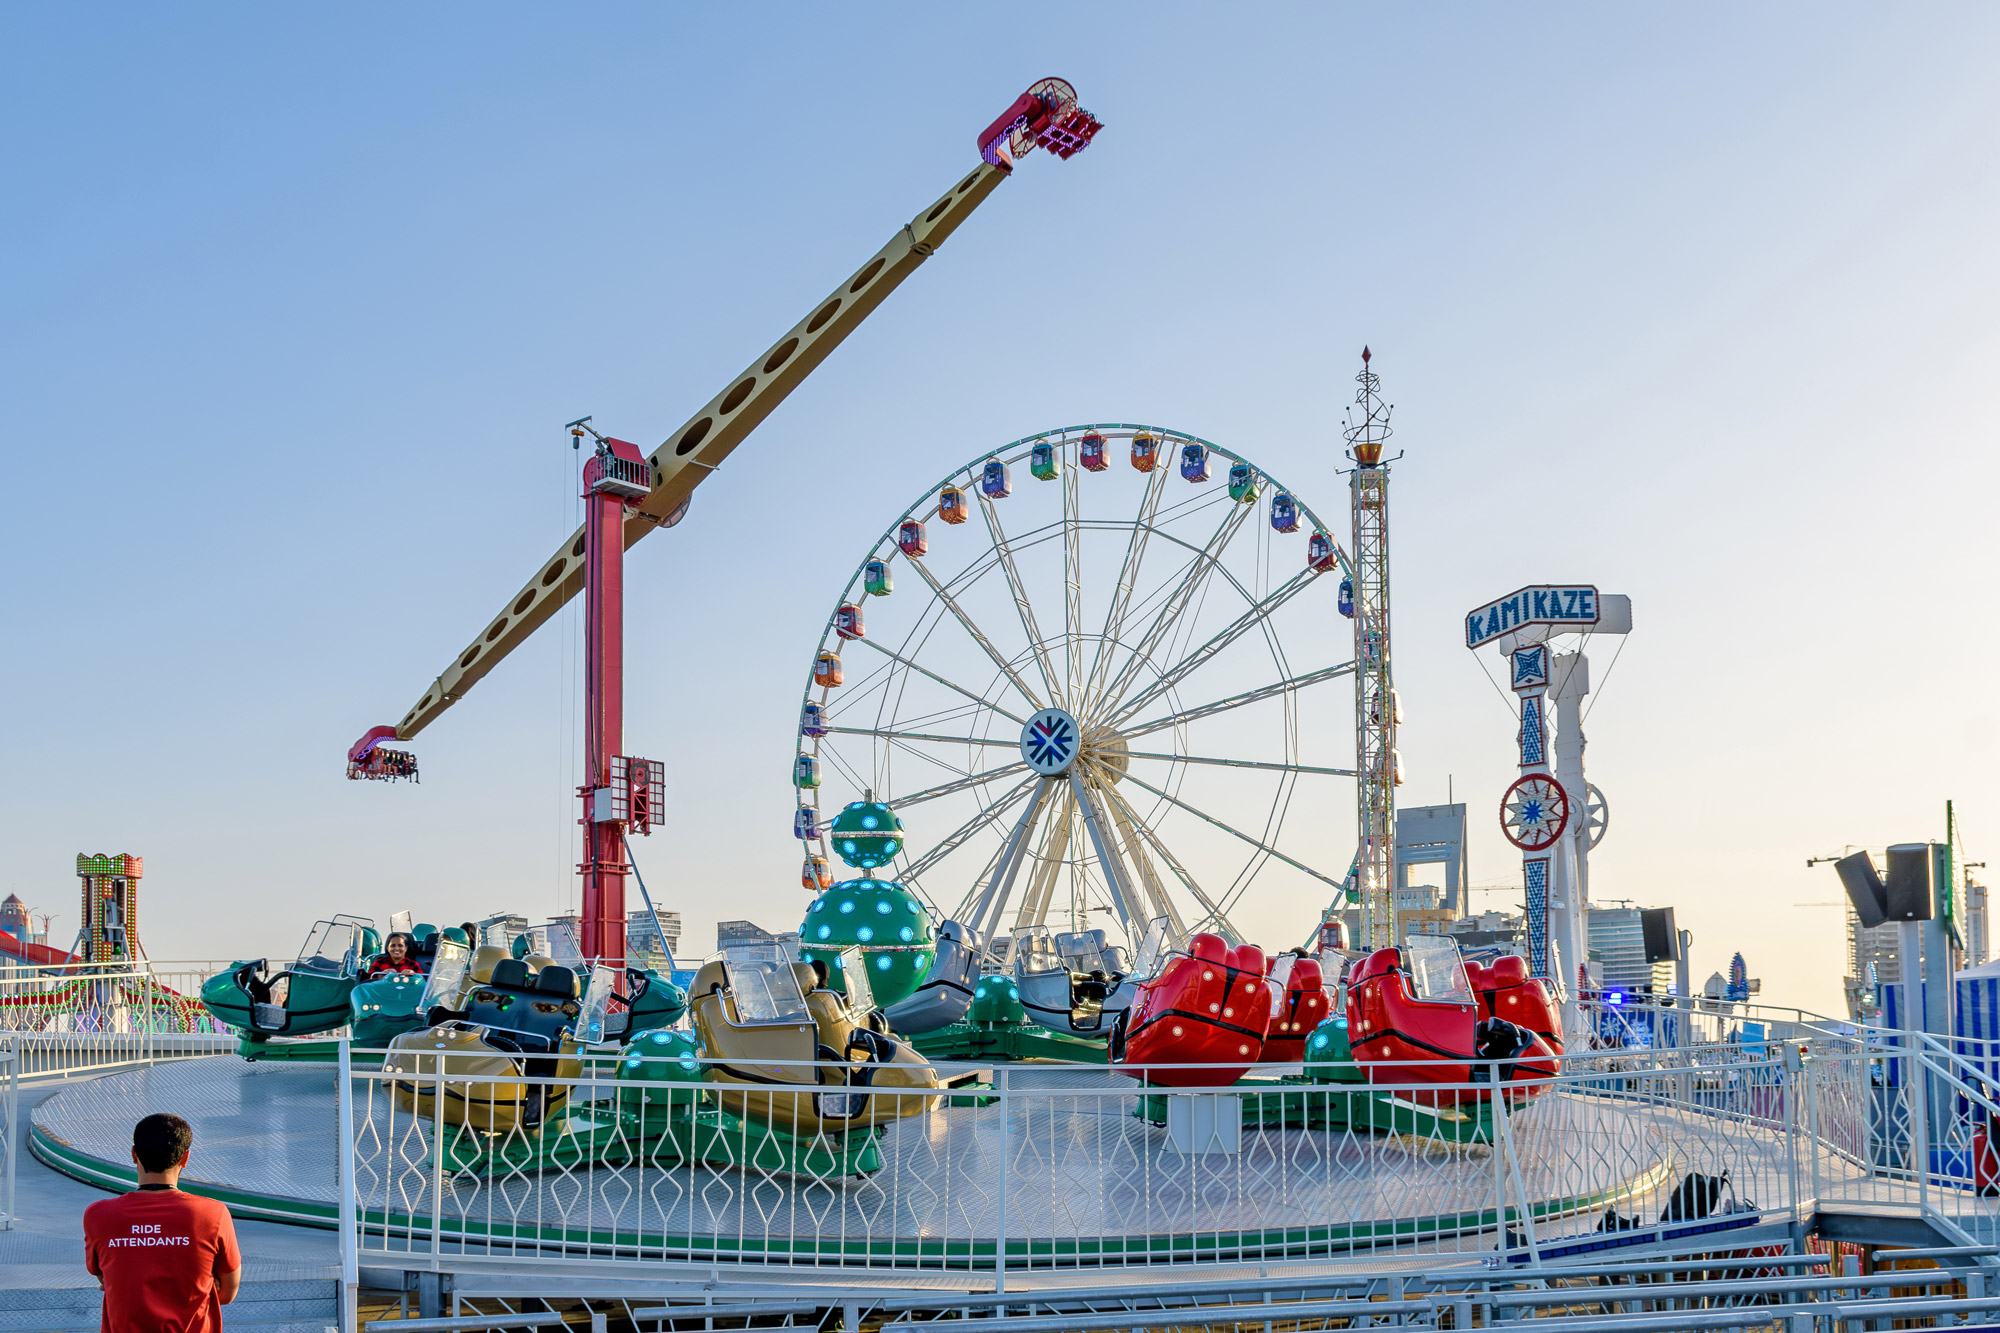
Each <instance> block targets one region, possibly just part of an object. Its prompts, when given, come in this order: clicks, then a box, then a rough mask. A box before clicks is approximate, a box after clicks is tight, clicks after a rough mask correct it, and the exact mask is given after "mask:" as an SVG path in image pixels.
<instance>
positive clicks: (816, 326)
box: [348, 79, 1101, 778]
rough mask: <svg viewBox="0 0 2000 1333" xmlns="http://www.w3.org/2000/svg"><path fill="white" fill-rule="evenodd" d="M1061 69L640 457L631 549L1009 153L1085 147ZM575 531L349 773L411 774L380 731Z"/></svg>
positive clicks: (373, 736) (400, 737)
mask: <svg viewBox="0 0 2000 1333" xmlns="http://www.w3.org/2000/svg"><path fill="white" fill-rule="evenodd" d="M1100 128H1101V126H1100V125H1099V123H1098V121H1097V120H1096V119H1095V118H1094V117H1092V116H1091V115H1090V113H1089V112H1087V111H1085V110H1084V109H1083V108H1082V107H1081V106H1079V105H1078V104H1077V101H1076V91H1075V89H1073V88H1071V87H1070V85H1069V84H1067V83H1065V82H1063V81H1062V80H1060V79H1044V80H1042V81H1041V82H1039V83H1037V84H1035V85H1034V86H1033V87H1031V88H1030V89H1029V90H1028V91H1027V92H1025V93H1023V94H1022V95H1021V96H1020V97H1019V98H1018V99H1016V101H1015V102H1014V104H1013V105H1012V106H1010V107H1009V108H1008V109H1007V111H1006V112H1004V113H1003V114H1002V115H1001V117H1000V118H999V119H998V120H996V121H994V122H993V124H992V125H990V126H988V127H987V129H986V130H985V131H984V132H983V133H982V134H981V135H980V136H979V140H978V147H979V150H980V157H981V161H980V163H979V165H978V166H977V167H975V168H974V169H973V170H972V171H971V172H970V173H969V174H968V175H966V176H965V177H963V178H962V179H960V180H959V181H958V182H957V183H956V184H955V185H953V186H952V187H951V189H949V190H947V191H946V192H945V193H944V195H943V196H941V197H940V198H939V199H938V200H937V201H936V202H934V203H932V204H931V205H930V206H929V207H928V208H926V209H925V210H924V211H923V212H921V213H919V214H918V215H917V216H916V217H914V218H912V219H911V220H910V221H909V222H908V223H907V224H905V225H904V226H903V227H901V228H899V229H898V230H897V232H896V234H895V235H894V236H892V237H890V238H889V242H888V244H886V245H884V246H883V247H882V248H881V249H880V250H878V251H876V252H875V254H874V255H873V256H871V257H870V258H869V259H868V261H867V262H866V263H864V264H862V265H861V267H860V268H858V269H856V270H855V271H854V272H853V273H852V274H851V275H849V277H848V278H847V279H846V280H845V281H843V282H842V283H841V284H840V285H839V286H838V287H836V288H834V290H833V291H832V292H831V293H829V294H828V295H827V296H825V297H824V298H822V299H821V300H819V301H817V302H815V303H814V304H813V307H812V309H811V311H810V312H809V313H807V315H806V316H805V317H804V318H803V319H801V320H800V321H799V322H798V323H797V324H794V325H793V326H792V327H791V328H790V329H789V330H787V331H786V332H785V333H784V334H783V335H782V336H780V337H779V338H778V340H777V341H776V342H775V343H773V344H772V345H771V346H770V347H769V348H768V349H766V350H765V351H764V352H763V353H762V354H760V355H759V356H758V357H757V358H756V359H755V360H753V361H752V362H751V363H750V364H749V365H748V366H747V367H746V368H745V369H744V370H743V371H741V372H740V373H738V374H736V375H733V376H731V377H730V379H729V382H728V383H727V384H725V385H724V386H723V387H722V389H721V390H720V391H719V392H717V393H716V395H715V396H714V397H713V398H711V399H710V400H709V401H708V403H707V404H706V405H705V406H703V407H702V408H701V410H700V411H698V412H696V413H695V414H694V415H693V416H692V417H690V418H688V420H687V421H686V422H685V423H684V424H683V425H682V426H681V427H680V429H678V430H677V431H675V432H674V433H673V434H672V435H670V436H668V437H667V439H666V440H665V442H663V443H662V444H661V445H660V446H659V447H658V448H656V449H654V450H653V451H652V452H651V453H650V455H648V457H647V461H648V462H649V463H650V465H651V468H652V482H653V484H652V489H651V490H650V492H649V493H647V494H646V495H645V496H644V497H643V498H641V499H639V501H638V502H637V503H636V504H635V505H634V506H632V507H631V509H630V510H629V511H628V513H627V517H626V520H625V528H624V544H625V547H626V549H630V548H631V546H632V545H633V543H635V542H637V541H638V540H639V539H640V538H641V537H644V536H645V535H646V534H647V533H649V532H652V531H653V530H654V529H655V528H662V527H672V526H673V525H674V524H675V523H677V522H679V521H680V518H681V515H682V514H684V513H685V512H686V510H687V505H688V502H689V499H690V498H691V497H692V495H693V494H694V490H695V487H697V486H699V485H700V484H701V482H702V481H703V480H704V479H705V478H706V477H707V476H708V475H709V473H711V472H713V471H715V470H716V469H717V468H718V467H720V466H721V465H722V462H723V460H724V459H726V458H727V457H729V455H730V453H731V452H732V451H734V450H735V448H736V446H737V445H739V444H741V443H742V442H743V440H744V438H745V437H746V436H748V435H749V433H750V432H751V431H752V430H754V429H755V428H756V426H757V424H758V423H759V422H761V421H762V420H763V419H764V418H765V417H766V416H768V415H770V413H771V411H772V409H774V408H775V407H777V406H778V404H779V403H781V402H783V401H784V400H785V398H786V397H787V396H788V395H789V394H790V393H791V392H792V390H793V389H795V388H797V387H798V385H799V384H800V383H801V382H802V381H803V380H804V379H805V378H806V376H808V375H810V374H811V373H812V371H813V370H814V368H816V367H817V366H818V365H819V363H820V362H821V361H823V360H825V359H826V357H827V355H828V353H830V352H832V351H833V349H834V348H836V347H838V346H839V345H840V344H841V343H842V342H843V341H844V340H845V339H846V338H847V336H848V335H849V334H851V333H852V332H854V330H855V329H857V328H859V327H860V325H861V323H862V321H863V320H865V319H867V318H868V316H869V315H870V314H871V313H873V312H874V310H875V308H876V307H877V306H879V305H880V304H881V303H882V301H883V300H884V299H885V298H887V297H888V295H889V293H890V292H892V291H894V290H895V289H896V288H897V287H898V286H900V285H901V284H902V282H903V280H904V279H905V278H907V277H909V276H910V274H912V273H914V272H915V271H916V270H917V267H918V266H919V265H921V264H922V263H923V262H924V260H926V259H928V258H930V256H931V254H932V253H933V252H935V251H936V250H937V248H938V246H940V245H942V244H943V243H944V241H945V239H946V238H947V237H949V236H950V235H951V234H952V233H953V232H954V231H956V230H957V229H958V227H959V225H960V224H961V223H963V222H964V221H965V220H966V219H967V218H968V217H970V216H971V215H972V212H973V210H974V209H976V208H978V207H979V205H980V204H982V203H984V202H985V201H986V197H987V196H988V195H989V194H991V193H992V192H993V191H994V190H995V189H996V188H997V187H998V186H999V184H1000V182H1001V181H1003V180H1005V179H1006V178H1007V177H1008V176H1009V175H1011V174H1012V172H1013V161H1014V160H1015V159H1016V158H1018V157H1020V156H1021V155H1023V154H1024V153H1027V152H1030V151H1032V150H1033V149H1034V148H1035V147H1037V146H1039V147H1044V148H1047V149H1048V150H1049V151H1050V152H1052V153H1054V154H1055V155H1056V156H1058V157H1061V158H1068V157H1070V156H1071V155H1072V154H1074V153H1076V152H1078V151H1080V150H1081V149H1082V148H1083V147H1085V146H1087V145H1088V144H1089V142H1090V140H1091V138H1092V136H1094V135H1095V134H1096V132H1097V130H1098V129H1100ZM583 554H584V537H583V529H581V528H579V529H577V531H576V532H574V533H572V534H571V535H570V538H569V540H568V541H566V542H564V543H563V545H562V546H561V547H560V548H558V549H557V550H556V552H555V554H554V555H552V556H550V557H549V558H548V559H547V560H545V561H544V562H543V563H542V565H541V567H540V568H539V569H537V570H536V571H535V573H534V574H533V575H532V576H531V577H530V578H529V579H528V581H527V582H526V583H525V584H523V585H522V587H521V588H520V590H519V591H518V592H516V593H515V594H514V596H513V598H512V599H511V600H509V601H508V602H507V603H506V605H505V607H504V608H503V609H502V610H501V612H500V614H499V615H498V616H496V617H494V618H493V619H492V620H491V621H490V622H489V623H488V624H487V626H486V627H485V628H484V629H483V630H481V631H480V634H479V636H478V637H477V638H475V639H474V640H473V641H472V642H471V643H470V644H468V645H467V646H466V647H465V648H464V649H463V650H462V651H461V652H460V653H459V654H458V656H457V657H456V658H454V659H453V660H452V663H451V665H449V666H447V667H446V668H445V669H444V672H443V673H442V674H441V675H439V676H438V677H437V678H436V680H434V681H433V682H432V683H431V685H430V686H429V687H428V688H427V689H426V690H425V691H424V692H423V695H422V697H421V698H419V699H418V700H417V702H416V704H415V706H414V707H412V708H411V709H410V710H409V712H407V713H405V714H404V715H403V719H402V720H401V721H400V722H397V723H395V724H393V725H390V726H380V727H375V728H373V729H372V730H370V731H369V732H368V733H366V734H365V735H363V736H362V737H361V739H360V740H358V741H356V742H355V743H354V745H353V746H352V747H351V748H350V749H349V751H348V776H349V777H351V778H396V777H410V778H414V777H415V776H416V764H415V761H414V759H412V758H411V756H410V755H409V754H408V752H406V751H399V750H393V749H389V748H387V746H386V745H385V742H388V741H407V740H409V739H411V738H412V737H414V736H415V735H416V734H417V733H418V732H420V731H422V730H423V729H424V728H425V727H427V726H429V725H430V724H431V722H433V721H434V720H436V718H437V717H438V715H439V714H440V713H442V712H444V710H445V709H447V708H449V707H451V705H453V704H454V703H456V702H458V701H459V700H460V699H462V698H464V697H465V693H466V691H467V690H470V689H471V688H472V687H473V686H474V685H475V684H477V683H478V682H479V680H480V679H481V678H482V677H483V676H485V675H486V673H487V672H488V671H491V670H492V669H493V668H494V666H496V665H497V664H498V663H499V662H500V660H501V659H502V658H504V657H506V656H507V654H508V653H510V652H512V651H513V650H514V649H515V648H517V647H518V646H520V644H521V643H522V642H523V641H524V640H525V639H526V638H527V637H528V636H529V635H530V634H532V633H533V632H534V631H535V630H536V629H537V628H538V627H539V626H541V625H542V624H543V623H544V622H545V621H547V620H548V619H549V618H550V617H551V616H553V615H554V614H555V613H556V611H557V610H559V609H560V608H561V607H562V605H563V604H564V603H565V602H567V601H569V599H570V598H572V597H574V596H576V595H577V593H578V592H580V591H581V590H582V588H583V570H584V560H583Z"/></svg>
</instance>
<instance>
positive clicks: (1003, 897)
mask: <svg viewBox="0 0 2000 1333" xmlns="http://www.w3.org/2000/svg"><path fill="white" fill-rule="evenodd" d="M1056 781H1057V780H1056V779H1055V778H1050V777H1045V778H1043V779H1042V780H1041V781H1040V782H1039V783H1037V784H1036V785H1035V793H1034V795H1033V796H1031V797H1029V798H1028V807H1027V809H1025V810H1023V811H1022V812H1021V819H1020V822H1019V823H1017V824H1015V825H1014V832H1013V833H1012V835H1010V836H1009V837H1008V839H1007V841H1006V843H1005V844H1003V845H1002V847H1001V850H1000V854H999V855H998V856H997V857H996V858H995V859H994V860H993V861H992V862H989V863H988V865H987V869H986V875H985V876H984V877H983V878H984V880H985V884H984V887H983V888H981V887H975V888H974V890H973V892H972V893H971V894H968V895H966V902H965V903H961V904H960V905H959V917H958V920H959V922H960V923H961V924H963V925H967V926H970V927H971V928H972V929H973V930H975V931H977V932H978V934H979V940H980V942H981V943H982V944H983V943H984V942H985V941H987V940H989V939H991V938H992V937H993V932H994V930H995V929H997V928H998V926H999V924H1000V916H1001V914H1002V913H1003V912H1005V911H1006V910H1007V900H1008V898H1010V897H1011V896H1012V895H1013V892H1014V881H1015V879H1016V878H1017V877H1019V875H1020V873H1021V867H1022V865H1024V864H1025V863H1026V862H1027V859H1028V844H1029V843H1030V842H1031V841H1032V840H1033V838H1034V835H1035V823H1036V821H1037V820H1038V819H1039V818H1040V816H1041V813H1042V810H1043V808H1044V807H1045V806H1047V805H1048V802H1049V794H1050V792H1052V791H1053V790H1054V789H1055V786H1056ZM975 898H976V901H975Z"/></svg>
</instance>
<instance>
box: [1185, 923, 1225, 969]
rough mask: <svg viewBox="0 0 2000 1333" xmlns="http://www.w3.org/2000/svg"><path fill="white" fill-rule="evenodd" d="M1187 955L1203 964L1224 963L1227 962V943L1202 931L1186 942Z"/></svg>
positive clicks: (1219, 937) (1217, 936) (1218, 936)
mask: <svg viewBox="0 0 2000 1333" xmlns="http://www.w3.org/2000/svg"><path fill="white" fill-rule="evenodd" d="M1188 954H1189V956H1190V957H1194V958H1199V959H1201V961H1202V962H1204V963H1226V962H1228V961H1229V941H1227V940H1225V939H1223V938H1222V936H1220V935H1211V934H1209V933H1208V932H1207V931H1205V930H1204V931H1202V932H1201V933H1200V934H1199V935H1196V936H1195V937H1194V938H1192V939H1190V940H1189V941H1188Z"/></svg>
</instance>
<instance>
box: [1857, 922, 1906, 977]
mask: <svg viewBox="0 0 2000 1333" xmlns="http://www.w3.org/2000/svg"><path fill="white" fill-rule="evenodd" d="M1902 956H1903V954H1902V939H1901V937H1900V933H1899V931H1898V929H1897V926H1896V923H1895V922H1893V921H1885V922H1883V923H1882V924H1881V925H1879V926H1864V925H1862V924H1861V918H1860V917H1859V916H1858V915H1856V913H1855V911H1854V908H1853V906H1852V905H1851V904H1850V905H1849V906H1848V909H1847V964H1848V965H1847V975H1848V976H1850V977H1855V978H1866V977H1867V975H1868V965H1869V964H1870V963H1873V964H1874V965H1875V984H1876V985H1878V986H1893V985H1894V984H1896V982H1897V981H1899V980H1901V979H1902V975H1903V973H1902V967H1901V963H1902Z"/></svg>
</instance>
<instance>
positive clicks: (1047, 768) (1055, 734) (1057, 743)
mask: <svg viewBox="0 0 2000 1333" xmlns="http://www.w3.org/2000/svg"><path fill="white" fill-rule="evenodd" d="M1082 748H1083V728H1082V727H1080V726H1078V725H1077V722H1076V719H1075V718H1074V717H1072V716H1070V714H1069V712H1068V711H1067V710H1066V709H1062V708H1044V709H1043V710H1042V711H1041V712H1039V713H1037V714H1035V715H1034V716H1033V717H1031V718H1029V719H1028V725H1027V726H1025V727H1022V728H1021V758H1022V759H1024V760H1026V761H1027V764H1028V767H1029V768H1032V769H1034V770H1035V772H1037V773H1040V774H1041V775H1042V776H1043V777H1045V778H1052V777H1055V776H1057V775H1058V774H1062V773H1067V772H1069V766H1070V765H1071V764H1073V763H1075V762H1076V756H1077V752H1078V751H1080V750H1081V749H1082Z"/></svg>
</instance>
